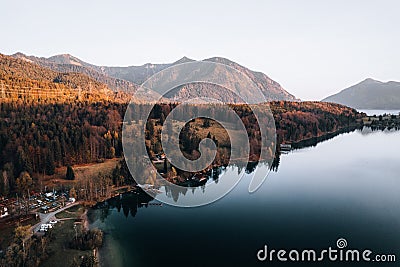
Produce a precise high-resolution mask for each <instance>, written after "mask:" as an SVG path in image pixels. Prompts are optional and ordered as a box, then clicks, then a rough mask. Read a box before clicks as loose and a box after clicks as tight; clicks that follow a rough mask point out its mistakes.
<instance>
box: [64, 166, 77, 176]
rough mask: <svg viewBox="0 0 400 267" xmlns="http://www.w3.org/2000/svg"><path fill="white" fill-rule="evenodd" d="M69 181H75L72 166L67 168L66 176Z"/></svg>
mask: <svg viewBox="0 0 400 267" xmlns="http://www.w3.org/2000/svg"><path fill="white" fill-rule="evenodd" d="M65 179H67V180H75V172H74V170H73V169H72V167H71V166H70V165H68V166H67V173H66V175H65Z"/></svg>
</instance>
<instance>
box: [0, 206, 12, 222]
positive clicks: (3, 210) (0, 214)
mask: <svg viewBox="0 0 400 267" xmlns="http://www.w3.org/2000/svg"><path fill="white" fill-rule="evenodd" d="M8 215H10V214H9V213H8V209H7V207H6V206H4V205H0V219H1V218H4V217H7V216H8Z"/></svg>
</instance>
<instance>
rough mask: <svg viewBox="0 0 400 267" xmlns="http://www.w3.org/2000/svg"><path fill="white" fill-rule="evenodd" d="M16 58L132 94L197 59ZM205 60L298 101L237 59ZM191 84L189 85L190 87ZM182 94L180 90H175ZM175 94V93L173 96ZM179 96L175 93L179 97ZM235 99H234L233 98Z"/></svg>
mask: <svg viewBox="0 0 400 267" xmlns="http://www.w3.org/2000/svg"><path fill="white" fill-rule="evenodd" d="M11 56H12V57H15V58H20V59H23V60H25V61H29V62H31V63H36V64H38V65H40V66H43V67H47V68H49V69H51V70H54V71H58V72H65V73H69V72H79V73H83V74H86V75H88V76H89V77H91V78H92V79H94V80H96V81H98V82H101V83H104V84H106V85H107V86H108V87H109V88H110V89H112V90H114V91H124V92H127V93H133V92H134V91H136V89H137V88H138V87H139V85H140V84H142V83H143V82H144V81H145V80H147V79H148V78H149V77H151V76H152V75H154V74H155V73H157V72H159V71H162V70H164V69H166V68H168V67H171V66H174V65H177V64H182V63H186V62H192V61H195V60H193V59H190V58H188V57H186V56H184V57H182V58H180V59H178V60H177V61H175V62H173V63H163V64H153V63H146V64H143V65H140V66H134V65H132V66H128V67H118V66H117V67H116V66H112V67H110V66H96V65H93V64H91V63H87V62H85V61H83V60H81V59H79V58H77V57H75V56H73V55H70V54H60V55H54V56H51V57H48V58H44V57H36V56H27V55H25V54H23V53H21V52H18V53H15V54H13V55H11ZM204 61H210V62H217V63H221V64H225V65H229V66H231V67H233V68H235V69H237V70H239V71H242V72H244V73H245V74H246V75H248V76H249V78H250V79H251V80H252V81H253V82H254V83H255V84H256V85H257V86H258V87H259V88H260V89H261V91H262V92H263V93H264V94H265V96H266V99H267V100H268V101H274V100H288V101H298V100H299V99H297V98H296V97H295V96H294V95H292V94H290V93H289V92H288V91H286V90H285V89H284V88H283V87H282V86H281V85H280V84H279V83H278V82H276V81H274V80H272V79H271V78H269V77H268V76H267V75H266V74H264V73H262V72H256V71H252V70H250V69H248V68H246V67H244V66H242V65H240V64H238V63H236V62H233V61H231V60H229V59H226V58H222V57H211V58H208V59H204ZM189 87H190V86H189ZM203 90H206V92H205V94H207V92H208V91H209V92H210V93H213V92H212V91H211V90H212V89H211V88H210V87H207V86H203ZM176 93H177V94H178V95H179V92H176ZM171 96H172V95H171ZM176 96H177V95H175V96H174V98H176ZM178 98H179V97H178ZM231 100H232V99H231Z"/></svg>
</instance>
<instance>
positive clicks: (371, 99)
mask: <svg viewBox="0 0 400 267" xmlns="http://www.w3.org/2000/svg"><path fill="white" fill-rule="evenodd" d="M322 101H324V102H334V103H338V104H342V105H345V106H349V107H352V108H356V109H383V110H385V109H400V82H394V81H390V82H386V83H385V82H381V81H377V80H374V79H371V78H368V79H366V80H364V81H362V82H360V83H358V84H356V85H353V86H351V87H349V88H346V89H344V90H342V91H340V92H339V93H337V94H334V95H331V96H329V97H327V98H324V99H323V100H322Z"/></svg>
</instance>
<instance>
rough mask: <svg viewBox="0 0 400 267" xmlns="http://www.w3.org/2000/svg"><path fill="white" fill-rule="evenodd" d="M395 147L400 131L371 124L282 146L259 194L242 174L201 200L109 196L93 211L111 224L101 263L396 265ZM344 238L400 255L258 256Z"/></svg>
mask: <svg viewBox="0 0 400 267" xmlns="http://www.w3.org/2000/svg"><path fill="white" fill-rule="evenodd" d="M399 147H400V132H399V131H370V130H368V129H367V128H365V129H363V130H356V131H354V132H351V133H346V134H341V135H338V136H336V137H334V138H332V139H330V140H327V141H324V142H321V143H318V144H317V145H316V146H315V147H308V148H302V149H298V150H293V151H291V152H289V153H288V154H284V155H281V158H280V164H279V167H278V169H277V171H276V172H271V173H270V174H269V176H268V178H267V180H266V181H265V182H264V184H263V185H262V186H261V187H260V189H259V190H258V191H256V192H255V193H253V194H249V193H248V191H247V189H248V185H249V182H250V181H249V176H248V175H245V177H244V178H243V179H242V180H241V181H240V183H239V184H238V185H237V186H236V187H235V188H234V189H233V190H232V191H231V192H230V193H229V194H228V195H226V196H225V197H223V198H222V199H220V200H218V201H216V202H214V203H212V204H209V205H206V206H203V207H198V208H178V207H172V206H168V205H163V206H157V205H142V204H141V203H142V202H147V201H148V200H149V199H147V200H146V197H145V196H143V195H137V194H133V193H132V194H126V195H123V196H122V199H119V198H118V199H111V200H109V201H107V202H106V203H104V205H102V206H101V207H99V208H97V209H93V210H91V211H90V213H89V218H90V220H91V227H99V228H101V229H103V230H104V231H105V243H104V246H103V248H102V249H101V250H100V255H101V261H102V265H103V266H398V264H399V263H398V262H399V261H400V253H399V252H400V194H399V189H400V175H399V174H400V154H399ZM225 171H226V172H228V173H229V172H237V170H236V169H235V167H233V166H232V167H228V168H227V169H226V170H225ZM195 190H202V189H201V188H196V189H195ZM205 193H206V192H205ZM186 194H192V192H191V191H188V192H187V193H186ZM199 196H200V197H201V194H200V195H199ZM150 203H157V201H155V200H152V201H150ZM339 238H344V239H346V240H347V248H348V249H359V250H360V251H363V250H365V249H369V250H371V251H372V252H373V254H372V255H376V254H395V255H396V258H397V263H393V262H392V263H382V262H379V263H378V262H370V263H369V264H367V263H366V262H359V263H356V262H331V261H327V260H325V261H324V262H322V263H321V262H319V263H313V264H311V263H309V262H303V263H299V262H290V261H288V262H280V261H278V260H277V259H276V258H275V260H274V261H272V262H269V261H259V260H258V259H257V256H256V254H257V252H258V251H259V250H260V249H262V248H264V245H267V246H268V249H275V250H279V249H285V250H287V251H288V252H289V251H290V250H292V249H296V250H300V251H301V250H302V249H314V250H316V251H321V250H323V249H327V248H328V247H332V248H334V249H337V245H336V241H337V240H338V239H339ZM371 257H372V256H371ZM396 264H397V265H396Z"/></svg>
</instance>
